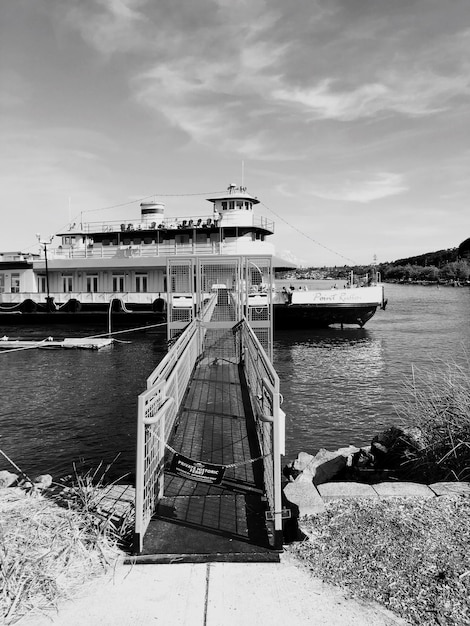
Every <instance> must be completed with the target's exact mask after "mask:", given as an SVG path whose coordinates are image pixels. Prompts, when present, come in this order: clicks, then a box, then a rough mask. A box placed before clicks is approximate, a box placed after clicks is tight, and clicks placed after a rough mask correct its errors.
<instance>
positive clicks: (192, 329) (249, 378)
mask: <svg viewBox="0 0 470 626" xmlns="http://www.w3.org/2000/svg"><path fill="white" fill-rule="evenodd" d="M167 289H168V293H167V296H168V323H167V326H168V331H167V332H168V339H169V343H170V345H171V347H170V348H169V351H168V353H167V355H166V356H165V358H164V359H163V360H162V361H161V362H160V363H159V365H158V366H157V368H156V369H155V370H154V371H153V372H152V374H151V375H150V376H149V377H148V379H147V385H146V386H147V388H146V390H145V391H144V392H143V393H142V394H141V395H140V396H139V399H138V434H137V466H136V511H135V532H134V553H135V554H136V555H137V558H138V559H139V558H140V557H139V556H138V555H143V557H142V560H144V561H145V559H146V558H148V559H150V560H151V561H152V555H153V552H155V551H156V552H159V554H160V562H163V561H164V558H165V556H166V557H167V558H168V560H170V561H173V560H174V559H175V558H178V557H179V558H184V555H187V553H188V551H190V550H191V549H194V545H196V544H199V543H201V544H204V545H202V547H199V548H197V550H199V553H200V554H203V555H205V560H208V559H209V558H211V554H210V553H212V556H214V554H215V553H221V552H224V550H225V548H224V547H223V546H222V543H221V542H222V541H223V539H224V538H225V539H227V537H228V541H229V543H230V546H231V547H230V550H231V551H232V552H233V551H238V552H243V553H244V557H243V556H242V557H241V560H243V558H245V559H246V560H250V559H252V560H254V557H252V556H250V554H249V551H247V550H246V546H247V545H248V544H253V543H255V544H257V545H258V548H259V549H258V548H257V549H256V552H257V554H258V557H259V555H260V554H261V552H262V550H261V548H263V549H264V553H263V554H264V556H262V557H261V558H263V559H266V560H268V557H267V553H269V551H274V552H276V551H279V550H280V549H281V548H282V541H283V535H282V524H283V517H285V516H288V511H286V510H285V509H283V501H282V489H281V456H282V455H283V454H284V430H285V428H284V413H283V411H282V409H281V407H280V403H281V394H280V389H279V377H278V375H277V373H276V371H275V369H274V367H273V365H272V294H273V289H272V265H271V258H270V257H223V258H222V257H218V258H217V259H214V258H213V257H212V258H201V257H188V258H184V259H183V258H180V259H170V260H168V263H167ZM261 515H262V518H263V524H260V519H261ZM255 518H256V523H254V522H253V520H254V519H255ZM250 524H251V525H250ZM255 527H256V528H255ZM196 532H198V533H199V534H197V535H195V534H194V533H196ZM191 533H193V535H191ZM201 537H202V538H201ZM165 541H166V545H163V547H162V542H163V544H165ZM169 543H171V547H170V548H169V547H168V544H169ZM147 544H149V545H147ZM261 544H263V545H261ZM233 546H235V547H233ZM197 550H196V551H197ZM169 552H171V554H168V553H169ZM201 558H202V557H201Z"/></svg>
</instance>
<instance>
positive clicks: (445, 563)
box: [289, 496, 470, 626]
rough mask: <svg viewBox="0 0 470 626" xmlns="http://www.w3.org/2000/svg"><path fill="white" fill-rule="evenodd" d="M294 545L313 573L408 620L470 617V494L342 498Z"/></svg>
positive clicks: (450, 625)
mask: <svg viewBox="0 0 470 626" xmlns="http://www.w3.org/2000/svg"><path fill="white" fill-rule="evenodd" d="M301 527H302V530H304V532H305V533H306V534H307V535H308V539H307V540H305V541H303V542H300V543H297V544H292V545H291V546H290V547H289V551H290V552H291V553H292V554H293V555H295V556H296V557H297V558H298V559H300V561H301V562H302V563H303V564H304V565H306V566H307V567H308V568H309V569H310V571H311V572H312V574H314V575H315V576H319V577H320V578H322V579H323V580H324V581H325V582H329V583H334V584H336V585H338V586H340V587H342V588H346V589H347V590H348V591H349V592H350V593H351V594H352V595H353V596H355V597H358V598H363V599H368V600H375V601H377V602H380V603H381V604H383V605H384V606H385V607H386V608H388V609H390V610H392V611H393V612H395V613H396V614H397V615H400V616H401V617H403V618H405V619H406V620H408V621H409V622H410V623H411V624H420V626H424V625H431V624H433V625H434V624H438V625H445V626H454V625H455V626H464V625H467V624H470V548H469V546H470V497H468V496H466V497H447V496H442V497H439V498H432V499H417V498H413V499H411V498H410V499H406V498H390V499H388V500H379V501H377V500H375V501H371V500H367V499H361V500H352V501H351V500H349V501H348V500H338V501H333V502H330V503H327V510H326V513H324V514H322V515H319V516H315V517H305V518H303V519H302V520H301Z"/></svg>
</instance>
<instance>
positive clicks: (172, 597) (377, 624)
mask: <svg viewBox="0 0 470 626" xmlns="http://www.w3.org/2000/svg"><path fill="white" fill-rule="evenodd" d="M17 623H18V624H19V625H21V626H151V625H152V624H162V625H163V624H164V625H165V626H222V625H223V626H251V624H254V625H255V626H286V624H295V626H303V625H308V624H315V626H322V625H324V626H398V625H404V624H406V622H405V621H403V620H401V619H400V618H398V617H396V616H394V615H393V614H392V613H390V612H389V611H387V610H386V609H384V608H382V607H380V606H379V605H375V604H370V603H367V604H366V603H363V602H361V601H357V600H353V599H350V598H349V599H348V598H347V597H346V596H345V595H344V593H342V592H341V591H340V590H338V589H336V588H335V587H332V586H330V585H326V584H323V583H322V582H321V581H320V580H318V579H316V578H312V577H311V575H310V574H309V572H308V571H307V570H306V569H305V568H303V567H302V566H301V565H299V564H296V563H295V562H294V561H293V560H292V558H291V557H290V556H289V555H283V556H282V557H281V563H211V564H175V565H134V566H121V567H119V568H118V570H117V571H116V572H115V573H114V576H113V577H108V578H106V579H99V580H96V581H94V582H93V583H91V584H90V585H89V586H88V587H87V588H86V589H84V590H83V595H82V596H81V597H79V598H77V599H74V600H70V601H68V602H65V603H63V604H61V606H60V607H59V610H58V612H56V613H52V614H48V615H47V616H45V615H43V616H39V615H34V616H30V617H28V618H23V619H22V620H20V621H19V622H17Z"/></svg>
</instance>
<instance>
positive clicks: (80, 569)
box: [0, 467, 133, 624]
mask: <svg viewBox="0 0 470 626" xmlns="http://www.w3.org/2000/svg"><path fill="white" fill-rule="evenodd" d="M102 469H103V468H101V467H100V468H99V470H94V471H92V470H90V471H88V472H86V473H85V474H83V475H81V474H78V473H76V472H75V474H74V476H72V477H69V478H68V479H67V480H65V481H62V482H61V483H60V484H57V485H55V488H54V489H53V490H52V491H50V492H48V493H47V495H42V494H41V493H38V492H37V491H35V490H34V489H33V490H29V491H28V492H27V491H25V490H24V489H21V488H8V489H3V490H0V623H5V624H14V623H15V622H16V621H17V620H18V619H19V618H20V617H21V616H23V615H25V614H28V613H31V612H33V613H38V612H43V611H46V610H50V609H51V608H53V607H56V606H57V604H58V602H59V601H60V600H62V599H64V598H68V597H70V596H71V595H72V594H73V593H74V591H75V590H76V589H78V588H79V587H80V586H81V585H83V584H84V583H86V582H88V581H89V580H90V579H93V578H94V577H97V576H99V575H101V574H105V573H106V572H108V571H110V570H111V569H113V568H114V567H115V566H117V565H118V564H119V562H120V561H121V560H122V557H123V552H122V549H121V548H122V546H123V543H124V542H125V539H126V537H127V536H128V534H129V531H130V527H131V524H132V517H133V515H132V513H133V512H132V511H128V513H127V515H124V516H122V515H116V507H115V505H116V502H114V501H112V502H111V503H110V501H109V498H107V496H106V492H107V490H106V489H105V487H104V485H105V474H106V470H104V471H102ZM106 499H107V501H106ZM105 501H106V502H105ZM121 508H122V507H121ZM128 508H129V507H128ZM2 618H3V621H2Z"/></svg>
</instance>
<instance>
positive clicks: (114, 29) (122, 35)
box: [66, 0, 147, 55]
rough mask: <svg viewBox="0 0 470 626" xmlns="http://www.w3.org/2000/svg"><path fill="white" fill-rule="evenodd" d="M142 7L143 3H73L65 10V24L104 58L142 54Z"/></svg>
mask: <svg viewBox="0 0 470 626" xmlns="http://www.w3.org/2000/svg"><path fill="white" fill-rule="evenodd" d="M146 4H147V0H93V1H92V2H91V3H90V2H86V1H85V2H84V1H83V0H78V1H77V0H75V4H74V5H73V6H69V7H66V11H67V13H66V21H67V22H68V24H69V25H70V27H72V28H74V29H76V30H78V31H79V32H80V34H81V35H82V37H83V38H84V39H85V40H86V41H87V42H88V43H90V44H91V45H92V46H93V47H94V48H96V49H97V50H98V51H99V52H101V53H103V54H105V55H111V54H114V53H116V52H130V51H137V50H142V49H143V47H144V46H145V40H143V39H142V38H141V37H140V30H141V28H142V26H143V25H144V24H145V23H146V18H145V14H144V12H143V11H142V9H143V8H144V7H145V5H146Z"/></svg>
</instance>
